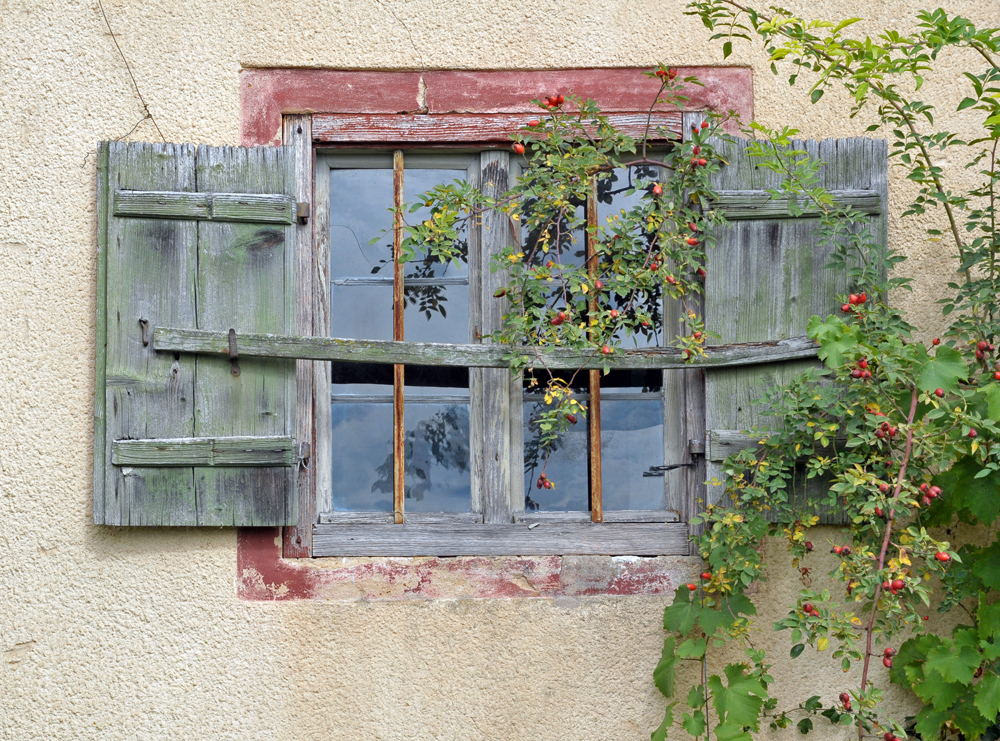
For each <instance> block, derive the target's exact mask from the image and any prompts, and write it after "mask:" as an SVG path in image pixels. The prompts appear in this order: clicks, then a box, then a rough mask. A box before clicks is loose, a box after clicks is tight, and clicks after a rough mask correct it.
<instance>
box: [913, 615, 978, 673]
mask: <svg viewBox="0 0 1000 741" xmlns="http://www.w3.org/2000/svg"><path fill="white" fill-rule="evenodd" d="M980 661H981V657H980V655H979V635H978V634H977V633H976V632H975V630H974V629H971V628H962V627H960V628H957V629H956V630H955V638H954V641H953V642H952V645H951V646H949V645H948V644H947V643H942V644H941V645H940V646H935V647H934V648H932V649H931V650H930V651H928V652H927V663H925V664H924V674H925V675H926V676H927V677H928V679H930V674H931V672H935V673H937V674H939V675H940V676H941V677H943V678H944V679H945V680H946V681H948V682H958V683H960V684H968V683H969V682H971V681H972V677H973V675H974V674H975V673H976V669H978V668H979V664H980Z"/></svg>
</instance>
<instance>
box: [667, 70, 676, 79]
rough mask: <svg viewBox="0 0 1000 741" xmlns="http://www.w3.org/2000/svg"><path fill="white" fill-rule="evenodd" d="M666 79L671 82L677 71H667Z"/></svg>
mask: <svg viewBox="0 0 1000 741" xmlns="http://www.w3.org/2000/svg"><path fill="white" fill-rule="evenodd" d="M667 77H669V78H670V79H671V80H672V79H674V78H675V77H677V70H675V69H670V70H667Z"/></svg>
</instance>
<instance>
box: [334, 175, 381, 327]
mask: <svg viewBox="0 0 1000 741" xmlns="http://www.w3.org/2000/svg"><path fill="white" fill-rule="evenodd" d="M387 230H388V231H387ZM383 232H385V234H383ZM380 235H381V237H380V239H379V240H378V241H377V242H375V244H369V242H371V240H372V239H373V238H375V237H379V236H380ZM387 258H388V259H390V260H391V259H392V170H391V169H388V170H375V169H364V170H330V277H331V278H333V279H336V278H347V277H352V278H359V277H363V276H364V277H366V276H370V275H371V274H372V270H373V269H377V268H378V267H379V266H380V265H382V264H383V262H384V261H385V260H386V259H387ZM389 273H390V276H389V277H390V278H391V277H392V275H391V273H392V271H391V270H390V271H389ZM390 310H391V306H390Z"/></svg>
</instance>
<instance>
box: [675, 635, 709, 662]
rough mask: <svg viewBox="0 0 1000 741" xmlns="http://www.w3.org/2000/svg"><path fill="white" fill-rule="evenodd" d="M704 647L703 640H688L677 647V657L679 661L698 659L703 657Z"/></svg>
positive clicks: (704, 642)
mask: <svg viewBox="0 0 1000 741" xmlns="http://www.w3.org/2000/svg"><path fill="white" fill-rule="evenodd" d="M705 647H706V641H705V639H704V638H698V639H695V638H689V639H688V640H686V641H684V643H682V644H681V645H680V646H678V647H677V656H678V658H681V659H700V658H701V657H702V656H704V655H705Z"/></svg>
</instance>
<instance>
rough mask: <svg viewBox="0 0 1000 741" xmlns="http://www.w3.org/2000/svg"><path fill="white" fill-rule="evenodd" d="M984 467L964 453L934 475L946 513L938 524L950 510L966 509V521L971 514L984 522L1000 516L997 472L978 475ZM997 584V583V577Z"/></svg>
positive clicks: (986, 522)
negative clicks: (949, 466) (950, 465)
mask: <svg viewBox="0 0 1000 741" xmlns="http://www.w3.org/2000/svg"><path fill="white" fill-rule="evenodd" d="M984 470H988V469H983V467H982V466H980V465H979V461H977V460H976V459H975V458H974V457H972V456H966V457H964V458H960V459H959V460H958V461H957V462H956V463H955V464H954V465H953V466H952V467H951V468H950V469H948V470H947V471H945V472H944V473H940V474H938V475H937V476H935V477H934V483H935V484H937V485H938V486H940V487H941V489H942V500H943V502H942V503H943V504H944V505H945V506H944V509H945V511H946V514H947V515H948V518H947V521H946V522H943V523H942V524H950V520H951V518H950V514H951V512H952V511H954V512H958V513H959V514H960V515H961V514H963V510H964V511H967V513H968V514H967V515H966V516H965V517H963V519H966V520H968V516H969V515H971V516H972V517H975V518H976V519H977V520H979V522H981V523H983V524H986V525H988V524H991V523H992V522H993V521H994V520H995V519H996V518H997V515H1000V471H991V472H990V473H988V474H986V475H980V474H982V472H983V471H984ZM997 576H998V577H1000V574H998V575H997ZM997 585H998V586H1000V578H998V580H997ZM994 588H997V587H994Z"/></svg>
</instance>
